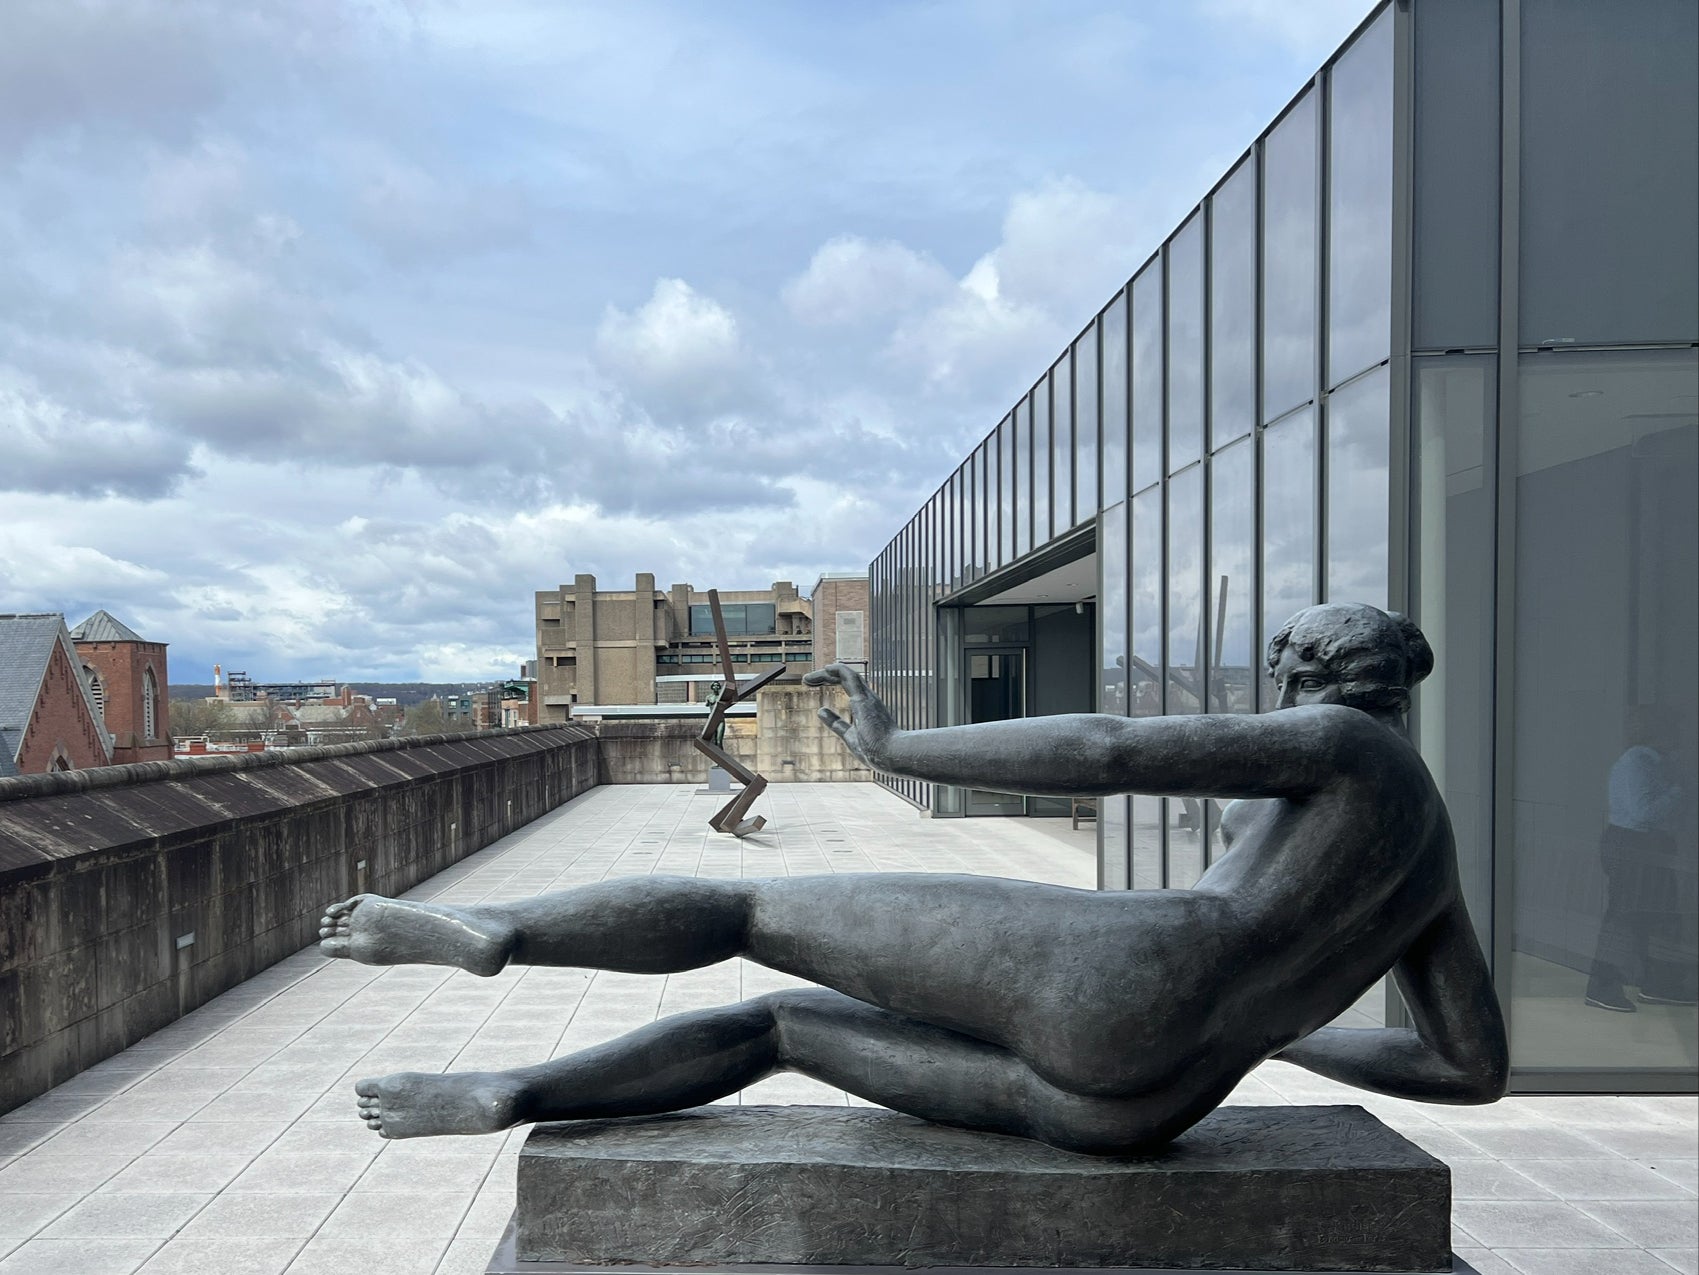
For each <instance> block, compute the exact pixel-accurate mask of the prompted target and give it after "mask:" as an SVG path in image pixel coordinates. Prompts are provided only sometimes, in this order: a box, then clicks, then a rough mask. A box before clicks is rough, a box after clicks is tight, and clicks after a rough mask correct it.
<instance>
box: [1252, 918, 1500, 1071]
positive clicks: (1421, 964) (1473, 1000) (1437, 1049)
mask: <svg viewBox="0 0 1699 1275" xmlns="http://www.w3.org/2000/svg"><path fill="white" fill-rule="evenodd" d="M1393 977H1394V978H1395V979H1397V981H1398V988H1399V990H1400V991H1401V992H1403V993H1404V1002H1405V1004H1406V1005H1407V1006H1409V1009H1410V1016H1411V1017H1412V1018H1413V1019H1415V1022H1416V1025H1415V1027H1414V1028H1413V1029H1411V1028H1375V1029H1367V1030H1365V1029H1359V1028H1349V1027H1324V1028H1322V1029H1321V1030H1320V1031H1317V1032H1312V1033H1310V1035H1308V1036H1306V1037H1304V1039H1302V1040H1300V1041H1297V1042H1295V1043H1294V1044H1291V1045H1288V1046H1287V1047H1286V1048H1285V1049H1284V1050H1282V1051H1281V1052H1280V1053H1278V1054H1276V1055H1275V1057H1276V1058H1278V1059H1280V1060H1281V1061H1282V1062H1289V1063H1296V1064H1297V1065H1298V1066H1300V1067H1304V1068H1307V1069H1308V1070H1310V1071H1313V1072H1316V1073H1317V1074H1319V1075H1323V1076H1328V1077H1330V1078H1332V1079H1334V1080H1342V1081H1344V1082H1345V1083H1346V1084H1351V1085H1356V1086H1358V1087H1360V1088H1363V1089H1369V1090H1373V1091H1374V1092H1376V1093H1384V1094H1390V1095H1392V1096H1393V1097H1395V1098H1416V1099H1419V1100H1421V1101H1423V1102H1454V1103H1485V1102H1496V1101H1498V1100H1499V1099H1500V1098H1502V1097H1504V1092H1505V1089H1506V1087H1507V1085H1508V1083H1509V1079H1510V1047H1509V1044H1508V1042H1507V1041H1506V1039H1505V1033H1504V1015H1503V1014H1502V1013H1501V1012H1500V1010H1499V1005H1498V997H1497V996H1496V995H1495V994H1494V992H1493V986H1492V976H1491V974H1490V973H1489V972H1488V970H1487V962H1486V959H1485V958H1484V957H1483V956H1482V955H1481V947H1480V944H1479V943H1477V942H1476V941H1475V931H1474V928H1473V927H1472V926H1471V925H1470V924H1469V914H1468V912H1467V911H1466V910H1465V909H1464V907H1463V904H1462V903H1461V902H1456V903H1453V904H1452V905H1451V907H1450V908H1449V909H1448V910H1447V911H1446V912H1445V913H1444V914H1443V915H1441V916H1440V918H1439V919H1438V920H1436V921H1434V922H1433V924H1431V925H1430V926H1428V928H1427V929H1426V930H1424V931H1423V932H1422V934H1421V936H1420V937H1419V938H1417V940H1416V942H1415V943H1414V944H1413V945H1412V946H1411V948H1410V950H1409V951H1408V952H1407V953H1405V955H1404V957H1403V959H1402V960H1400V961H1399V962H1398V964H1397V966H1396V967H1395V968H1394V970H1393Z"/></svg>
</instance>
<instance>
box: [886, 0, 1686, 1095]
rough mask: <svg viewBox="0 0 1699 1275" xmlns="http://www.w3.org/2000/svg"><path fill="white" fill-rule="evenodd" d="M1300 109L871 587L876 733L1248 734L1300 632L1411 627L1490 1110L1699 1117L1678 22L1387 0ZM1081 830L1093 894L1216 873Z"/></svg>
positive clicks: (1018, 415) (1166, 827) (986, 805)
mask: <svg viewBox="0 0 1699 1275" xmlns="http://www.w3.org/2000/svg"><path fill="white" fill-rule="evenodd" d="M1298 87H1299V91H1298V93H1297V95H1296V96H1295V97H1294V98H1293V99H1292V101H1291V103H1290V104H1289V105H1288V106H1287V107H1286V109H1285V110H1284V111H1283V112H1282V113H1281V114H1280V116H1279V117H1278V118H1277V119H1276V120H1275V121H1274V122H1273V124H1271V125H1270V127H1269V128H1268V129H1267V130H1266V131H1265V132H1264V133H1263V134H1262V135H1261V136H1260V137H1258V138H1256V139H1255V140H1254V141H1253V142H1251V144H1250V146H1249V147H1248V149H1247V150H1246V151H1245V153H1244V155H1243V156H1242V157H1241V158H1240V160H1239V161H1238V162H1237V163H1235V164H1234V165H1233V166H1232V168H1231V170H1230V171H1229V172H1228V173H1227V174H1226V175H1225V176H1224V177H1223V178H1222V179H1221V181H1220V182H1219V183H1218V184H1217V185H1216V186H1215V188H1214V189H1212V190H1210V191H1208V192H1205V193H1203V198H1202V199H1201V201H1200V202H1199V203H1198V204H1197V206H1196V208H1195V209H1194V211H1193V212H1192V213H1191V214H1190V215H1189V216H1188V217H1187V218H1186V219H1185V220H1184V222H1183V223H1182V224H1181V225H1180V226H1179V227H1178V228H1177V229H1175V230H1174V232H1173V233H1172V234H1171V235H1170V236H1169V237H1168V239H1167V240H1166V242H1164V243H1163V244H1162V245H1161V247H1160V248H1159V249H1158V250H1157V251H1156V252H1155V253H1154V254H1153V255H1152V256H1151V258H1150V259H1149V261H1147V262H1146V263H1145V264H1144V265H1143V266H1142V267H1141V268H1140V269H1139V270H1138V272H1137V273H1136V274H1135V275H1134V276H1133V278H1132V279H1131V280H1130V281H1127V282H1126V283H1125V285H1124V286H1122V287H1120V288H1118V289H1117V290H1115V291H1113V292H1112V294H1111V295H1109V296H1108V299H1107V303H1106V304H1105V305H1104V307H1103V308H1102V310H1101V312H1100V313H1098V314H1097V315H1096V316H1095V317H1093V318H1092V319H1091V321H1090V322H1089V323H1087V324H1086V325H1085V327H1084V329H1083V331H1081V333H1080V334H1079V336H1078V338H1077V339H1076V340H1074V341H1073V342H1072V343H1071V344H1070V345H1069V346H1068V347H1067V348H1066V349H1063V350H1060V351H1058V352H1057V355H1056V357H1055V359H1054V361H1053V362H1052V363H1051V365H1050V366H1049V367H1046V368H1034V369H1033V371H1034V373H1035V374H1036V379H1035V381H1034V383H1033V384H1032V386H1031V388H1030V389H1029V390H1028V391H1027V392H1026V393H1024V394H1022V395H1021V396H1020V397H1019V398H1018V399H1017V400H1016V401H1015V402H1014V403H1013V404H1012V406H1011V407H1010V410H1009V412H1008V414H1007V415H1006V416H1005V417H1004V418H1003V419H1002V420H1001V421H1000V422H997V423H996V426H995V428H994V429H992V430H991V431H990V433H989V434H988V435H987V436H986V437H985V439H984V441H983V442H981V443H980V444H979V445H978V446H977V447H975V448H974V449H973V451H972V453H971V454H970V455H968V456H967V457H965V458H964V459H963V460H962V462H961V464H960V466H959V467H958V468H957V469H956V470H955V472H954V473H952V474H951V475H950V476H949V477H948V479H947V480H946V481H945V482H944V484H943V485H942V486H941V487H940V488H939V490H938V491H937V493H936V494H935V495H934V496H933V497H932V498H931V499H930V500H929V501H927V502H926V504H925V506H924V507H923V508H921V509H920V510H919V511H918V512H916V513H915V515H914V516H913V518H912V519H911V520H910V521H909V523H908V524H907V525H906V526H905V527H903V528H902V530H901V531H900V532H898V534H897V535H896V537H895V538H894V539H893V540H892V541H891V542H890V544H889V545H888V546H887V547H886V548H885V550H884V551H883V552H882V553H881V554H880V555H879V557H878V558H877V559H876V560H875V561H874V563H873V564H872V567H871V573H872V588H871V592H872V597H871V604H870V605H871V613H870V639H871V641H870V645H871V650H870V656H871V673H872V677H873V680H874V682H875V684H876V687H877V688H878V689H879V691H880V692H881V693H882V694H883V695H884V696H885V697H886V698H887V700H888V701H889V702H890V703H891V704H892V705H893V707H894V709H895V710H896V712H897V713H898V714H899V715H900V720H901V722H902V723H903V724H905V725H908V726H926V725H939V724H951V723H960V722H971V721H984V720H994V719H998V718H1004V717H1010V716H1021V715H1031V714H1041V713H1058V712H1075V711H1098V712H1107V713H1122V714H1129V715H1147V714H1172V713H1197V712H1212V713H1250V712H1257V711H1260V710H1263V709H1266V708H1267V707H1269V703H1270V694H1269V692H1270V686H1269V683H1268V682H1267V680H1266V678H1265V676H1264V673H1263V670H1262V658H1261V656H1262V650H1263V647H1264V645H1265V643H1266V641H1267V639H1268V638H1269V636H1270V635H1271V634H1272V632H1273V631H1274V630H1275V629H1276V628H1277V627H1278V626H1279V625H1280V624H1281V623H1282V622H1283V621H1284V620H1285V619H1286V618H1287V617H1288V616H1289V615H1291V614H1292V613H1293V612H1294V611H1296V610H1298V609H1299V608H1301V607H1303V606H1306V605H1308V604H1310V603H1313V602H1319V601H1329V600H1332V601H1363V602H1370V603H1374V604H1376V605H1379V606H1385V607H1390V608H1392V609H1395V610H1400V611H1404V612H1407V613H1408V614H1410V615H1412V616H1413V617H1414V618H1415V619H1416V620H1417V622H1418V623H1419V624H1421V626H1422V627H1423V629H1424V630H1425V631H1426V632H1427V634H1428V635H1429V637H1430V638H1431V640H1432V641H1433V644H1434V646H1435V647H1436V649H1437V651H1438V654H1439V665H1438V668H1437V670H1436V671H1435V673H1434V675H1433V676H1432V677H1431V678H1430V679H1429V680H1428V681H1427V682H1426V683H1425V684H1424V685H1423V686H1422V687H1421V689H1420V692H1419V697H1418V702H1417V705H1416V710H1415V713H1414V716H1413V727H1414V730H1415V732H1416V735H1417V738H1418V740H1419V743H1420V746H1421V748H1422V751H1423V753H1424V754H1425V755H1426V757H1427V759H1428V762H1429V765H1430V767H1431V769H1432V770H1433V772H1434V774H1435V776H1436V778H1437V779H1438V780H1439V782H1440V784H1441V787H1442V788H1443V790H1444V793H1445V796H1446V800H1447V802H1448V803H1449V806H1450V810H1451V816H1452V820H1453V822H1454V824H1455V828H1456V834H1457V842H1458V849H1459V854H1460V857H1461V861H1462V866H1463V871H1464V874H1465V877H1466V890H1467V894H1468V901H1469V906H1470V910H1471V912H1472V914H1473V916H1474V919H1475V924H1476V925H1477V926H1478V927H1479V929H1480V931H1481V934H1482V938H1483V940H1484V944H1485V946H1486V948H1487V951H1488V952H1489V954H1490V956H1491V958H1492V961H1493V965H1494V972H1495V978H1496V980H1497V983H1498V988H1499V992H1500V996H1501V998H1502V1000H1503V1002H1504V1005H1505V1008H1506V1011H1507V1013H1508V1015H1509V1019H1510V1028H1511V1040H1512V1049H1513V1056H1514V1062H1515V1069H1516V1070H1515V1080H1514V1084H1515V1086H1516V1088H1517V1089H1519V1090H1521V1091H1524V1092H1537V1091H1542V1090H1545V1091H1565V1090H1581V1091H1585V1090H1590V1089H1610V1090H1614V1091H1633V1090H1637V1089H1644V1090H1666V1091H1667V1090H1676V1091H1692V1090H1693V1089H1694V1087H1695V1076H1696V1066H1695V1064H1696V1059H1699V1041H1696V1018H1695V1015H1696V1010H1695V1007H1694V1006H1693V1004H1692V1003H1691V1002H1692V1000H1693V991H1694V987H1693V979H1694V970H1695V964H1696V962H1699V954H1696V950H1695V928H1696V926H1695V912H1696V901H1695V899H1696V871H1695V869H1696V860H1699V850H1696V846H1699V835H1696V832H1695V787H1696V785H1695V782H1694V776H1695V774H1696V772H1699V765H1696V760H1695V758H1696V754H1695V743H1696V741H1695V734H1696V728H1699V421H1696V411H1699V348H1696V345H1699V6H1696V5H1695V4H1694V3H1693V2H1692V0H1634V3H1626V4H1601V3H1598V2H1597V0H1498V2H1497V3H1493V2H1490V0H1403V2H1400V3H1388V4H1383V5H1381V6H1379V7H1378V8H1377V9H1375V10H1374V11H1373V12H1372V13H1371V14H1370V15H1369V16H1368V18H1367V19H1366V20H1365V21H1364V23H1363V24H1362V25H1361V27H1360V28H1359V29H1358V30H1357V32H1356V33H1355V34H1354V35H1353V36H1352V38H1351V39H1350V41H1348V42H1347V43H1346V45H1345V46H1344V47H1343V48H1341V49H1340V50H1339V51H1338V53H1337V54H1335V55H1334V57H1333V58H1332V59H1330V60H1329V61H1328V63H1327V65H1326V66H1324V67H1323V68H1322V69H1321V70H1320V71H1319V72H1318V73H1317V74H1316V75H1315V77H1314V78H1313V79H1312V80H1310V81H1309V82H1308V83H1307V84H1304V85H1301V86H1298ZM1114 284H1115V281H1113V280H1105V290H1106V291H1108V290H1109V289H1110V288H1112V287H1114ZM885 782H887V783H889V784H890V785H891V786H892V787H893V788H894V789H895V790H896V791H898V792H899V793H901V794H902V795H904V796H906V797H908V798H909V799H910V800H912V801H914V802H916V803H918V804H919V805H922V806H925V807H928V808H930V809H931V810H932V811H933V812H934V813H935V814H937V815H965V816H978V815H1026V816H1032V815H1061V814H1066V813H1068V806H1067V803H1065V802H1057V801H1054V800H1041V799H1035V798H1025V799H1022V798H1015V797H1009V796H1006V795H1003V794H997V793H988V792H972V791H964V790H960V789H951V788H944V787H938V786H931V785H923V784H917V783H912V782H908V781H901V780H889V779H888V780H886V781H885ZM1098 813H1099V816H1100V818H1099V823H1098V853H1099V859H1100V879H1101V885H1102V887H1103V888H1105V889H1161V888H1173V887H1185V886H1189V885H1191V884H1192V883H1193V882H1195V881H1196V880H1197V879H1198V877H1199V876H1200V874H1201V873H1203V872H1204V871H1205V870H1206V869H1207V868H1208V866H1209V864H1210V863H1211V861H1212V860H1213V859H1214V858H1215V857H1217V856H1219V855H1220V854H1221V853H1223V851H1222V846H1221V843H1220V840H1219V837H1218V836H1217V835H1216V821H1217V816H1218V812H1217V811H1216V810H1214V809H1212V808H1209V807H1208V805H1207V804H1206V805H1204V806H1202V807H1200V806H1198V805H1197V803H1190V802H1182V801H1178V800H1170V801H1164V800H1162V799H1152V798H1143V797H1134V798H1130V799H1128V798H1120V799H1114V800H1110V801H1107V802H1104V803H1102V808H1101V810H1100V811H1099V812H1098ZM1613 828H1615V829H1618V830H1620V829H1623V828H1627V829H1630V830H1632V831H1634V832H1636V833H1639V834H1644V835H1645V836H1646V837H1647V838H1649V840H1647V841H1645V842H1644V843H1643V844H1645V845H1648V846H1651V847H1652V849H1651V850H1649V851H1648V852H1647V853H1646V854H1644V855H1642V856H1641V859H1642V862H1641V863H1640V865H1639V866H1637V867H1634V868H1633V870H1632V871H1631V872H1628V873H1626V874H1625V873H1624V872H1623V871H1622V864H1621V862H1620V861H1619V860H1618V861H1613V860H1612V857H1611V856H1612V851H1611V850H1610V838H1611V835H1612V833H1611V830H1612V829H1613ZM1607 932H1608V933H1609V934H1610V935H1611V936H1612V937H1611V939H1610V943H1611V945H1612V946H1613V947H1614V948H1617V949H1621V950H1618V951H1614V952H1613V953H1612V954H1611V955H1612V957H1613V959H1615V960H1616V961H1617V963H1618V964H1619V965H1621V966H1622V967H1623V969H1622V980H1621V982H1622V986H1621V987H1620V988H1619V989H1615V990H1613V989H1604V990H1602V991H1601V990H1600V989H1599V988H1598V987H1597V986H1596V985H1595V986H1589V972H1590V971H1595V970H1596V969H1597V967H1598V965H1599V963H1600V960H1601V944H1602V943H1603V942H1604V941H1605V938H1606V934H1607ZM1684 1002H1685V1003H1684ZM1359 1009H1360V1010H1361V1011H1362V1017H1363V1018H1365V1019H1367V1020H1369V1021H1385V1020H1386V1019H1388V1018H1391V1019H1396V1018H1397V1016H1398V1015H1399V1014H1400V1013H1401V1004H1400V1002H1399V1001H1398V999H1397V996H1396V993H1394V992H1390V991H1388V992H1385V993H1384V994H1382V995H1379V996H1377V997H1371V998H1370V1000H1369V1001H1368V1002H1366V1003H1365V1004H1364V1005H1362V1006H1360V1007H1359Z"/></svg>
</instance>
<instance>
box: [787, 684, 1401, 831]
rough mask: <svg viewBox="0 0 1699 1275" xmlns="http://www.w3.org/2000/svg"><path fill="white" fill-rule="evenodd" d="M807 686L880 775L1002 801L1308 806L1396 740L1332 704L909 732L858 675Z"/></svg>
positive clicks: (824, 714) (1068, 716) (1072, 717)
mask: <svg viewBox="0 0 1699 1275" xmlns="http://www.w3.org/2000/svg"><path fill="white" fill-rule="evenodd" d="M803 681H804V682H805V683H807V684H808V685H810V686H827V685H838V686H842V687H843V688H844V690H845V692H846V693H847V694H848V695H849V701H850V709H851V712H852V713H853V715H854V720H853V722H849V721H845V720H844V719H843V718H842V717H840V716H838V714H836V713H834V712H833V711H832V710H831V709H829V708H823V709H821V710H820V719H821V720H822V721H824V722H825V723H826V724H827V725H828V726H830V727H831V728H832V729H833V730H834V731H836V732H837V734H838V735H839V737H840V738H842V739H843V741H844V743H845V744H847V745H848V746H849V748H850V750H851V751H852V752H854V753H855V755H856V756H857V757H859V758H861V759H862V761H864V762H866V763H867V764H868V765H869V766H871V767H873V768H874V769H875V770H879V771H882V772H884V773H885V774H890V775H902V776H904V777H906V778H910V779H920V780H925V781H927V782H929V783H942V784H960V785H962V786H964V787H969V788H985V789H992V790H995V791H998V792H1014V793H1033V794H1037V795H1040V796H1073V797H1095V796H1103V795H1107V794H1110V793H1123V792H1139V793H1152V794H1155V795H1158V796H1186V797H1220V798H1233V797H1289V798H1294V799H1302V798H1304V797H1309V796H1313V795H1314V794H1316V793H1318V792H1321V791H1322V790H1323V789H1325V788H1329V787H1335V786H1337V785H1338V784H1339V783H1340V782H1341V780H1342V779H1348V778H1349V777H1350V776H1351V775H1353V774H1355V773H1361V771H1362V770H1363V768H1364V767H1365V766H1366V765H1371V764H1372V762H1370V760H1369V759H1370V758H1373V757H1378V756H1380V755H1381V754H1382V752H1383V751H1384V749H1385V748H1386V747H1387V744H1388V741H1389V739H1390V738H1391V736H1390V735H1389V733H1388V732H1387V731H1385V730H1384V729H1382V728H1381V727H1379V726H1378V725H1377V724H1376V723H1375V722H1374V720H1373V719H1372V718H1370V717H1369V716H1368V715H1367V714H1365V713H1360V712H1358V711H1357V710H1356V709H1352V708H1344V707H1341V706H1339V705H1332V704H1318V705H1312V706H1310V707H1307V708H1295V709H1287V710H1285V711H1283V712H1280V713H1267V714H1263V715H1260V716H1250V715H1242V714H1225V713H1223V714H1212V715H1195V716H1185V717H1180V716H1176V717H1141V718H1135V717H1114V716H1111V715H1109V714H1104V713H1065V714H1059V715H1056V716H1052V717H1025V718H1019V719H1016V720H1013V721H1004V722H983V723H980V724H977V725H973V726H943V727H937V728H935V729H932V730H910V731H905V730H898V729H897V728H896V726H895V724H894V723H893V722H892V720H891V715H890V712H889V710H887V709H886V707H885V705H884V704H883V703H881V702H880V700H879V698H878V696H876V695H874V694H873V692H872V691H870V690H868V688H867V684H866V683H865V682H864V681H863V680H862V678H861V675H860V674H859V673H857V672H856V671H855V670H854V669H850V668H846V667H844V666H843V665H841V664H833V665H831V666H829V667H827V668H823V669H816V670H815V671H813V672H811V673H809V674H807V675H806V676H805V677H804V678H803Z"/></svg>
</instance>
